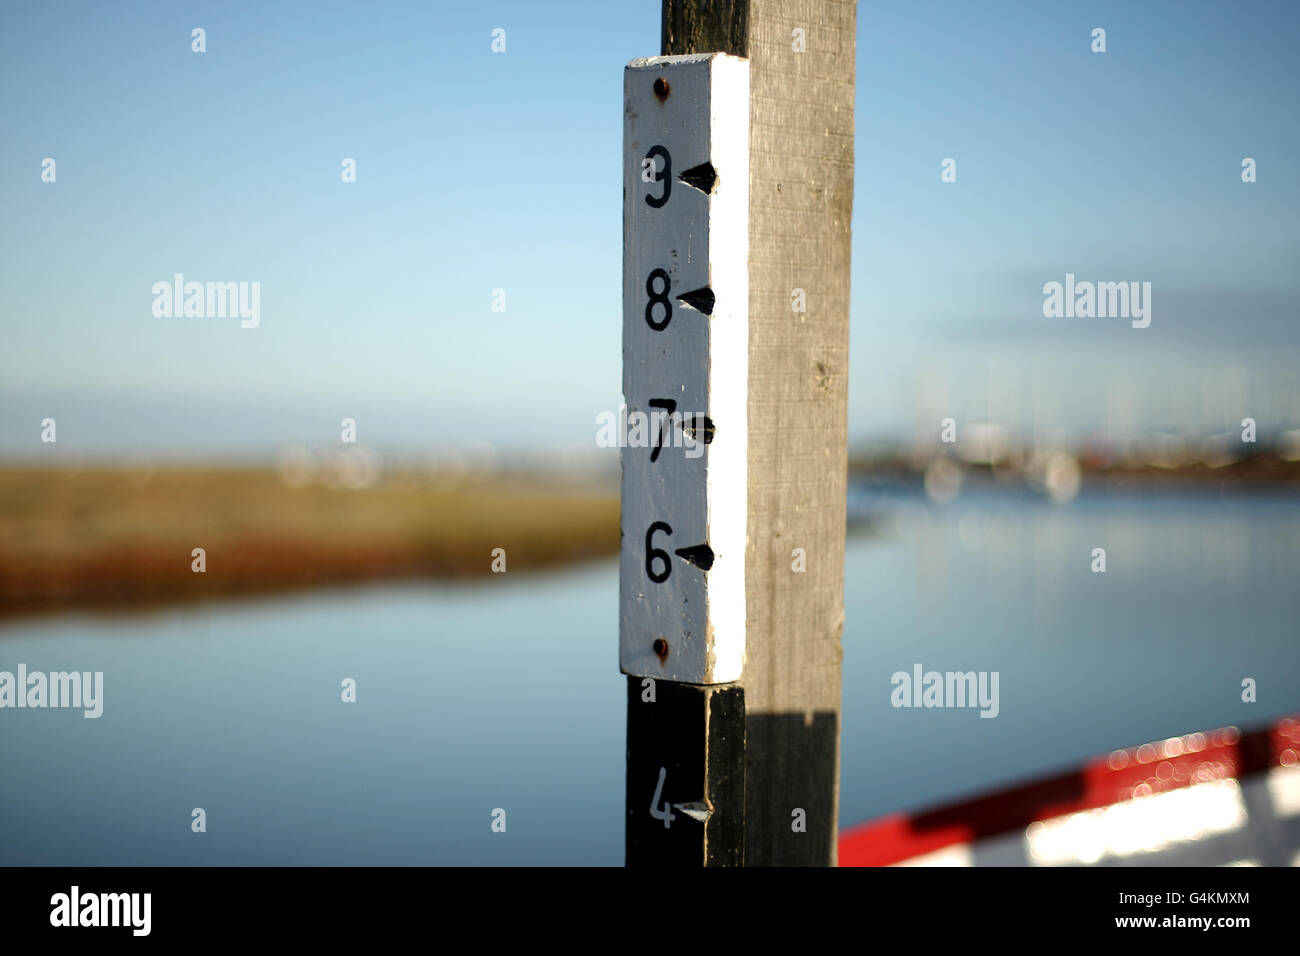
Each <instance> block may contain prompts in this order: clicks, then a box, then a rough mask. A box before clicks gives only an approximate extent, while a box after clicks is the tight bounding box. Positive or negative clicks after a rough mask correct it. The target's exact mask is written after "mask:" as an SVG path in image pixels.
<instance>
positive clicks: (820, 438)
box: [622, 0, 856, 866]
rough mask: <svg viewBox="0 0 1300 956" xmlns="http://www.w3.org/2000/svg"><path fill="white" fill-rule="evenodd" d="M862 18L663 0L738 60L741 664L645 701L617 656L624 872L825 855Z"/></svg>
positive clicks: (823, 7) (820, 859)
mask: <svg viewBox="0 0 1300 956" xmlns="http://www.w3.org/2000/svg"><path fill="white" fill-rule="evenodd" d="M855 19H856V9H855V3H854V2H853V0H838V2H837V0H730V2H718V0H664V4H663V35H662V53H663V54H664V55H665V56H681V55H685V54H699V53H712V52H722V53H728V54H732V55H734V56H737V57H745V58H747V59H748V74H749V137H748V138H749V142H748V166H749V173H748V181H749V182H748V185H749V190H748V238H749V242H748V246H749V249H748V262H749V268H748V345H747V354H748V367H747V381H748V401H747V418H748V421H747V426H746V427H747V438H748V441H747V443H746V459H747V479H746V506H745V513H746V533H747V547H746V551H745V562H744V593H745V633H744V635H743V638H742V640H743V645H744V665H743V671H742V673H741V677H740V680H739V681H734V680H732V679H731V675H729V674H720V675H711V676H707V677H704V678H700V677H698V676H697V677H689V676H688V677H685V678H683V677H681V676H680V675H677V676H676V677H674V678H670V679H669V680H668V681H665V680H660V681H658V682H657V687H656V691H655V702H654V703H648V702H647V701H646V699H645V690H644V686H645V685H644V681H645V677H644V676H643V675H644V674H645V673H649V671H648V670H646V669H644V668H643V669H641V670H638V669H637V668H635V667H630V666H629V665H628V662H627V660H626V657H624V660H623V669H624V670H625V671H626V672H627V673H629V674H630V675H632V676H629V678H628V681H629V693H628V799H627V809H628V840H627V859H628V863H629V864H635V863H656V862H658V863H671V862H677V861H681V862H689V863H695V864H698V863H705V864H715V863H721V864H736V863H743V864H744V865H747V866H755V865H812V866H825V865H833V864H834V863H835V860H836V833H837V827H836V815H837V812H838V794H839V765H838V764H839V713H840V660H841V656H842V651H841V633H842V630H843V619H844V614H843V596H844V537H845V535H844V532H845V495H846V481H847V455H846V415H847V375H848V325H849V323H848V315H849V252H850V241H849V240H850V234H849V228H850V219H851V215H852V200H853V94H854V88H853V84H854V49H855V47H854V32H855V27H856V24H855ZM679 168H680V167H679ZM673 175H676V173H674V174H673ZM719 178H720V188H722V187H725V186H726V178H725V171H722V170H720V171H719ZM626 208H627V207H626V205H625V209H626ZM625 215H626V213H625ZM635 278H636V277H635V276H634V277H631V279H629V278H628V277H627V276H625V282H626V283H629V285H625V297H626V296H627V294H628V293H627V289H628V288H630V282H631V281H633V280H635ZM627 327H628V326H627V323H626V321H625V326H624V328H625V334H626V330H627ZM712 327H713V328H716V327H717V326H716V325H715V326H712ZM625 349H626V340H625ZM626 361H627V356H626V354H625V363H626ZM625 382H626V379H625ZM626 398H627V401H628V402H629V407H630V406H631V403H632V401H633V398H632V396H626ZM724 427H725V426H724V424H723V423H721V422H720V423H719V425H718V436H719V438H718V439H717V440H719V441H720V440H721V436H722V434H723V428H724ZM627 460H628V459H627V457H626V451H625V458H624V461H625V469H626V462H627ZM624 496H625V502H624V527H623V534H624V544H625V547H624V562H625V564H624V567H625V569H626V567H627V562H628V561H629V560H630V559H631V558H634V557H635V556H636V555H633V554H632V551H635V550H636V549H635V548H631V549H629V545H628V540H629V537H633V536H635V535H638V534H639V535H642V536H644V534H645V532H644V531H642V529H640V528H639V527H636V528H633V527H629V526H628V521H627V517H628V510H627V509H628V507H629V505H628V501H627V496H628V485H627V479H626V470H625V483H624ZM633 544H634V545H637V546H639V545H640V544H641V542H640V541H639V540H634V541H633ZM691 544H694V542H691ZM646 547H647V548H649V547H650V545H649V544H647V545H646ZM647 560H648V558H647ZM623 582H624V585H623V586H624V592H625V593H624V597H625V599H626V597H627V593H626V589H627V586H628V579H627V577H626V575H625V577H624V578H623ZM625 608H626V604H625ZM626 633H627V632H626V631H624V636H625V637H626ZM622 650H623V651H624V652H626V650H627V648H626V647H623V648H622ZM714 680H724V681H729V683H725V684H713V683H712V681H714ZM670 681H671V682H670ZM670 764H671V765H672V766H675V767H676V768H677V769H676V771H675V772H676V774H677V776H676V778H674V777H673V776H672V774H673V773H674V771H673V770H671V769H669V765H670ZM658 780H664V781H666V782H665V786H664V787H662V788H660V790H658V791H656V790H655V789H654V785H655V783H656V782H657V781H658ZM673 782H676V783H679V784H680V783H683V782H684V783H685V785H686V787H687V789H685V790H682V789H678V790H675V791H673V792H671V793H670V792H669V790H670V789H671V786H672V783H673ZM651 794H653V795H654V798H655V799H658V800H660V801H661V803H654V802H653V801H652V799H651ZM688 794H689V799H687V795H688ZM741 803H743V808H744V809H743V819H742V820H740V821H739V822H738V821H737V820H736V814H737V813H738V812H739V806H740V804H741ZM674 806H676V807H680V808H682V809H681V812H680V813H678V814H676V816H677V818H678V822H677V823H676V824H675V826H676V830H673V829H672V828H670V827H668V826H662V827H661V829H660V828H657V827H659V826H661V825H660V821H661V820H662V818H663V815H664V814H667V813H670V812H672V810H671V808H672V807H674ZM656 807H662V809H660V810H658V811H657V812H656V813H655V814H653V815H652V814H650V812H649V811H650V810H651V809H654V808H656Z"/></svg>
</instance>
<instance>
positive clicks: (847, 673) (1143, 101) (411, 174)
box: [0, 2, 1300, 864]
mask: <svg viewBox="0 0 1300 956" xmlns="http://www.w3.org/2000/svg"><path fill="white" fill-rule="evenodd" d="M659 23H660V10H659V4H658V3H655V2H641V3H629V4H618V5H614V6H611V5H609V4H597V3H577V2H575V3H563V4H551V5H543V6H538V5H536V4H531V3H497V4H493V3H483V4H475V5H470V6H465V5H451V4H440V3H432V4H430V3H419V4H416V3H411V4H403V3H385V4H380V5H375V6H374V7H373V8H370V9H365V10H358V8H356V6H355V5H348V4H341V3H337V4H333V3H312V4H306V3H302V4H290V3H285V4H276V5H273V6H271V7H267V6H264V5H260V4H252V3H247V4H240V3H223V4H202V3H201V4H194V5H189V6H186V7H185V8H183V9H181V8H177V7H175V6H174V5H169V4H162V3H136V4H130V5H126V6H120V5H119V6H111V7H110V6H105V5H102V4H92V3H54V4H45V3H27V2H14V3H9V4H6V5H5V6H4V8H3V10H0V128H3V130H4V133H3V137H0V209H3V215H2V216H0V292H2V295H0V309H2V310H3V311H2V316H3V318H2V323H3V324H2V327H0V328H2V339H0V341H2V343H3V344H2V345H0V670H10V671H12V670H14V669H15V668H16V666H17V664H18V663H19V662H22V663H25V664H26V665H27V667H28V668H29V670H45V671H52V670H68V669H75V670H81V671H86V670H90V671H103V672H104V675H105V676H104V683H105V703H104V716H103V717H102V718H100V719H99V720H83V719H82V717H81V715H80V714H79V713H76V712H73V711H66V712H54V711H45V712H42V711H38V710H24V711H7V712H5V713H3V714H0V761H3V764H4V772H3V773H0V863H9V864H14V863H18V864H136V863H140V864H145V863H148V864H173V863H245V864H263V863H310V864H317V863H320V864H324V863H561V864H563V863H596V864H618V863H621V861H622V812H623V770H624V764H623V759H624V755H623V747H624V740H623V707H624V694H625V691H624V684H623V678H622V677H621V676H620V675H619V674H618V662H617V563H616V559H615V557H614V556H615V554H616V551H617V545H618V500H617V496H618V452H617V450H616V449H608V448H598V447H597V446H596V441H595V436H596V431H597V416H598V415H600V414H601V413H602V412H610V411H616V410H617V408H618V406H619V404H620V401H621V396H620V381H621V366H620V363H621V342H620V340H621V314H622V311H621V310H622V304H621V296H620V290H621V284H620V283H621V269H622V250H621V228H622V221H621V219H622V210H621V201H622V195H621V189H622V176H621V169H622V143H621V136H622V122H621V110H622V68H623V66H624V64H626V63H627V61H629V60H631V59H633V58H635V57H639V56H646V55H654V54H656V53H657V52H658V49H659V29H660V27H659ZM196 27H198V28H202V29H203V30H204V31H205V34H206V35H205V41H206V51H205V52H203V53H201V54H199V53H196V52H194V51H193V50H192V43H193V40H192V36H191V31H192V30H193V29H194V28H196ZM1095 27H1102V28H1104V29H1105V30H1106V31H1107V51H1106V53H1105V54H1097V53H1093V52H1092V51H1091V48H1090V47H1091V43H1092V40H1091V31H1092V30H1093V29H1094V28H1095ZM497 28H500V29H501V30H504V31H505V33H504V46H505V48H504V50H503V51H501V52H494V51H493V30H494V29H497ZM809 42H810V43H811V42H815V37H810V38H809ZM1298 45H1300V13H1297V9H1296V7H1295V6H1294V5H1292V4H1287V3H1262V4H1256V5H1253V6H1252V7H1251V9H1250V13H1249V15H1244V14H1243V13H1242V12H1241V11H1240V10H1239V9H1234V8H1233V7H1232V6H1231V5H1229V4H1223V3H1151V4H1143V5H1140V6H1137V7H1135V6H1133V5H1130V4H1123V3H1114V4H1108V3H1087V4H1078V5H1072V6H1070V7H1069V8H1066V7H1064V6H1056V5H1052V6H1051V7H1045V6H1043V5H1040V4H1034V3H1002V4H999V5H998V6H997V7H996V8H995V9H976V8H973V7H970V6H969V5H965V4H958V3H915V4H907V5H894V4H879V3H869V2H864V3H860V4H859V8H858V42H857V51H858V52H857V56H858V60H857V103H856V124H857V141H856V150H857V160H856V162H857V168H856V193H855V203H854V220H853V229H854V249H853V267H852V268H853V276H852V282H853V299H852V314H851V342H852V358H851V366H850V386H849V405H850V408H849V434H850V443H851V447H850V452H851V459H852V460H851V469H850V495H849V517H850V524H851V528H850V531H851V533H850V537H849V543H848V550H847V554H846V565H845V576H846V581H845V585H846V587H845V602H846V623H845V630H844V643H845V657H844V695H843V727H842V733H843V738H842V790H841V800H840V806H841V822H842V823H843V824H844V825H846V826H847V825H848V824H852V823H856V822H859V821H862V820H867V819H870V818H874V817H878V816H880V815H883V814H887V813H892V812H895V811H905V810H911V809H915V808H918V807H925V806H930V805H935V804H942V803H944V802H945V801H951V800H956V799H960V798H964V797H966V796H970V795H972V794H978V793H981V792H987V791H989V790H991V789H996V788H999V787H1004V786H1006V785H1008V784H1010V783H1013V782H1017V781H1021V780H1026V779H1032V778H1034V777H1035V776H1036V775H1041V774H1045V773H1052V772H1056V771H1059V770H1061V769H1062V768H1067V767H1070V766H1073V765H1076V764H1078V763H1079V762H1081V761H1083V760H1085V759H1087V758H1090V757H1094V756H1096V755H1098V754H1105V753H1108V752H1110V751H1113V750H1115V749H1116V748H1125V747H1129V746H1133V745H1137V744H1140V743H1142V742H1144V741H1148V740H1156V739H1164V738H1170V737H1173V736H1175V735H1182V734H1188V733H1191V732H1194V731H1200V730H1206V729H1209V728H1214V727H1222V726H1227V725H1239V726H1241V727H1243V728H1250V727H1256V726H1263V725H1266V724H1268V723H1269V722H1270V721H1272V720H1274V719H1276V718H1277V717H1279V716H1280V715H1283V714H1287V713H1291V712H1294V711H1297V710H1300V643H1298V641H1297V638H1298V637H1300V634H1298V633H1297V632H1298V622H1300V589H1298V588H1297V587H1296V584H1295V581H1296V569H1297V567H1300V497H1298V496H1297V495H1296V491H1297V489H1298V488H1300V361H1298V359H1300V323H1298V320H1300V235H1298V233H1297V230H1296V227H1295V223H1296V222H1297V221H1298V219H1300V185H1298V184H1297V169H1296V157H1297V156H1300V123H1298V122H1297V119H1296V114H1295V108H1294V91H1295V90H1296V89H1297V88H1300V65H1298V61H1297V58H1296V56H1295V52H1294V51H1295V50H1296V48H1297V46H1298ZM47 157H48V158H53V159H54V160H55V162H56V164H57V165H56V169H57V175H56V179H55V181H54V182H44V181H42V168H43V167H42V161H43V160H44V159H45V158H47ZM1245 157H1250V158H1252V159H1253V160H1254V161H1255V163H1256V165H1257V181H1256V182H1253V183H1244V182H1243V181H1242V177H1241V164H1242V160H1243V158H1245ZM948 158H952V159H954V160H955V161H956V172H957V180H956V182H953V183H943V182H941V180H940V172H941V163H942V162H943V161H944V160H945V159H948ZM348 159H351V160H353V161H354V164H355V174H356V175H355V182H345V181H343V178H342V176H341V172H342V171H343V169H344V166H343V164H344V162H345V160H348ZM178 273H179V274H183V275H184V276H185V279H186V281H200V282H209V281H220V282H230V281H233V282H252V281H257V282H260V289H261V315H260V324H259V325H258V327H257V328H252V329H246V328H241V324H240V321H239V319H238V318H229V317H227V318H195V317H190V318H184V317H180V318H177V317H172V318H164V317H158V316H155V314H154V312H153V309H152V306H153V303H154V299H155V294H154V293H153V291H152V287H153V285H154V283H156V282H160V281H164V282H169V281H171V280H172V278H173V276H174V275H176V274H178ZM1067 273H1073V274H1074V275H1075V276H1076V277H1077V278H1078V279H1079V280H1080V281H1083V280H1088V281H1139V282H1150V283H1151V286H1152V296H1151V323H1150V326H1149V327H1148V328H1145V329H1134V328H1132V327H1131V326H1130V324H1129V322H1128V321H1126V320H1123V319H1097V318H1094V319H1049V318H1045V317H1044V315H1043V298H1044V296H1043V291H1042V290H1043V285H1044V283H1047V282H1052V281H1055V282H1063V281H1064V279H1065V275H1066V274H1067ZM810 301H813V300H812V299H811V298H810ZM946 418H951V419H953V421H954V423H955V428H956V437H957V441H956V442H955V443H952V444H948V443H944V442H942V441H941V440H940V430H941V421H942V420H943V419H946ZM1245 419H1250V420H1251V422H1252V423H1253V425H1252V426H1251V427H1250V428H1248V427H1247V425H1246V423H1245V422H1244V421H1243V420H1245ZM47 420H52V421H53V423H54V425H53V427H54V429H55V431H54V432H53V433H52V432H51V431H50V426H49V425H48V424H46V422H47ZM345 420H351V422H352V424H353V429H354V437H355V441H351V440H345V438H349V437H353V436H352V435H350V434H347V433H346V429H347V426H346V425H345ZM1252 433H1253V434H1252ZM1243 434H1248V435H1250V437H1253V438H1254V440H1253V441H1247V440H1243ZM50 437H56V440H54V441H50V440H48V439H49V438H50ZM1098 547H1103V548H1105V549H1106V553H1107V565H1106V572H1105V573H1104V574H1102V573H1095V572H1094V571H1093V569H1092V566H1093V563H1094V558H1093V554H1092V552H1093V549H1094V548H1098ZM194 548H203V549H204V551H205V554H206V571H205V573H204V574H195V573H193V572H192V571H191V561H192V560H193V559H192V557H191V554H192V549H194ZM497 548H500V549H504V552H505V561H506V573H504V574H502V573H493V570H492V564H493V561H494V557H493V551H494V549H497ZM916 662H920V663H921V664H923V665H924V666H925V667H926V668H927V669H930V668H934V669H937V670H941V671H942V670H963V671H964V670H976V671H998V672H999V673H1000V674H1001V706H1000V714H999V717H998V718H997V719H996V720H981V719H978V716H977V714H976V713H975V712H973V711H970V710H960V709H957V710H944V709H933V710H931V709H895V708H893V707H891V706H890V703H889V699H890V691H891V689H892V688H891V685H890V675H892V674H893V673H894V672H895V671H898V670H904V671H910V670H911V668H912V665H913V664H914V663H916ZM346 677H351V678H354V679H355V680H356V682H357V702H356V704H355V705H349V706H342V705H341V704H340V698H339V693H340V691H339V687H340V682H341V681H342V680H343V679H344V678H346ZM1246 678H1251V679H1254V680H1255V681H1257V684H1258V693H1257V699H1256V700H1255V701H1254V702H1247V701H1244V700H1243V699H1242V681H1243V679H1246ZM193 807H204V808H205V809H206V811H207V814H208V819H209V829H208V833H207V834H205V835H203V836H202V837H197V836H196V835H194V834H192V833H191V832H190V829H189V821H190V810H191V808H193ZM497 807H501V808H505V809H507V811H508V814H509V827H508V831H507V834H505V835H501V834H493V833H491V832H490V830H489V827H488V826H487V823H488V822H489V814H490V813H491V811H492V809H493V808H497ZM1090 862H1097V861H1096V860H1091V861H1090Z"/></svg>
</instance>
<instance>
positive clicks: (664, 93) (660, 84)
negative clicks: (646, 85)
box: [655, 76, 668, 103]
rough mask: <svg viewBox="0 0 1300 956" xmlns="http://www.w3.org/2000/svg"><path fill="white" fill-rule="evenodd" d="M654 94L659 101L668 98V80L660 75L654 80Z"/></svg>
mask: <svg viewBox="0 0 1300 956" xmlns="http://www.w3.org/2000/svg"><path fill="white" fill-rule="evenodd" d="M655 96H657V97H659V101H660V102H661V103H662V102H663V101H664V100H666V99H668V81H667V80H665V79H664V78H663V77H662V76H661V77H659V79H657V80H655Z"/></svg>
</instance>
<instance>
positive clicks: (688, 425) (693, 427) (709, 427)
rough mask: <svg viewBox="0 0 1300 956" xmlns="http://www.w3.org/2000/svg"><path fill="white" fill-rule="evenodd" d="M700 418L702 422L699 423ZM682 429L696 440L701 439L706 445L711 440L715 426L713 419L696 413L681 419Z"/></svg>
mask: <svg viewBox="0 0 1300 956" xmlns="http://www.w3.org/2000/svg"><path fill="white" fill-rule="evenodd" d="M701 418H703V419H704V422H703V424H701V423H700V419H701ZM682 431H684V432H685V433H686V434H688V435H690V436H691V437H692V438H694V439H695V440H696V441H702V442H704V444H706V445H707V444H709V442H711V441H713V433H714V432H715V431H717V426H715V425H714V424H713V419H712V418H710V417H709V416H708V415H696V416H693V417H691V418H683V419H682Z"/></svg>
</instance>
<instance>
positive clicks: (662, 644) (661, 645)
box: [650, 637, 668, 658]
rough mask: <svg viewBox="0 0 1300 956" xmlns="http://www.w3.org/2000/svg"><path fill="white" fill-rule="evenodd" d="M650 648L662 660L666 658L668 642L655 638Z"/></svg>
mask: <svg viewBox="0 0 1300 956" xmlns="http://www.w3.org/2000/svg"><path fill="white" fill-rule="evenodd" d="M650 646H651V647H652V648H654V652H655V653H656V654H658V655H659V657H661V658H664V657H667V656H668V642H667V641H665V640H664V639H663V638H662V637H656V638H655V642H654V643H653V644H651V645H650Z"/></svg>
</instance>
